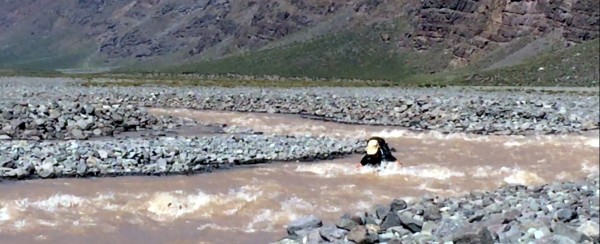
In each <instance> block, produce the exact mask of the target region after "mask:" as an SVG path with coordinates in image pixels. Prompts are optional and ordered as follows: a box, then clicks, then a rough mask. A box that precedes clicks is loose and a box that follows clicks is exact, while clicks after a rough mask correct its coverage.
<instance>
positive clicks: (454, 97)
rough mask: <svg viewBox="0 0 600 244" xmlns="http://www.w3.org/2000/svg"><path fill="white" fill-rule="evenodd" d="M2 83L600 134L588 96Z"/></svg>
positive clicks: (471, 128)
mask: <svg viewBox="0 0 600 244" xmlns="http://www.w3.org/2000/svg"><path fill="white" fill-rule="evenodd" d="M4 79H5V80H6V82H4V84H3V86H4V87H3V89H5V90H7V91H8V94H9V95H10V94H12V96H9V97H12V98H14V99H17V100H19V101H27V102H30V101H32V100H34V99H35V100H40V99H41V100H43V99H47V100H52V99H54V98H56V97H57V95H60V97H61V98H62V99H63V100H69V101H79V102H82V103H87V104H105V105H114V104H121V105H133V106H135V107H136V108H139V107H163V108H191V109H210V110H225V111H239V112H267V113H289V114H299V115H302V116H304V117H307V118H311V119H320V120H329V121H335V122H341V123H352V124H369V125H388V126H401V127H404V128H408V129H410V130H416V131H422V130H436V131H440V132H443V133H456V132H461V133H475V134H498V135H528V134H565V133H577V132H582V131H587V130H597V129H598V126H599V125H600V115H599V111H598V106H599V105H600V100H599V97H598V96H597V95H591V94H587V95H584V94H550V93H544V92H520V91H510V92H509V91H495V92H485V91H477V90H468V89H467V90H463V89H458V88H429V89H416V88H411V89H404V88H305V89H258V88H205V87H156V86H141V87H81V86H79V82H76V81H71V82H70V83H69V82H66V81H60V80H59V81H54V80H53V81H51V82H48V81H47V80H46V83H44V85H41V86H36V85H27V86H24V85H23V83H19V82H16V81H14V79H19V78H12V79H13V80H8V79H10V78H4ZM28 82H29V83H33V84H37V83H40V82H41V81H36V80H29V81H28ZM0 83H1V82H0ZM21 95H22V96H21Z"/></svg>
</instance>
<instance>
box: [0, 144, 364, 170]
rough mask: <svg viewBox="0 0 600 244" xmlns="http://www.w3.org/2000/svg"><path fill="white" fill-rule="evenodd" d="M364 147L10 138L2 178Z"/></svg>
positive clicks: (216, 163) (187, 166) (331, 153)
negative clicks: (25, 139) (21, 139)
mask: <svg viewBox="0 0 600 244" xmlns="http://www.w3.org/2000/svg"><path fill="white" fill-rule="evenodd" d="M364 146H365V144H364V142H361V141H358V140H334V139H328V138H323V137H302V136H301V137H293V136H265V135H220V136H210V137H191V138H185V137H179V138H177V137H162V138H158V139H153V140H147V139H129V140H113V141H98V140H89V141H77V140H72V141H62V142H33V141H14V140H13V141H8V142H4V143H2V144H0V178H6V179H31V178H52V177H86V176H119V175H167V174H187V173H192V172H206V171H210V170H212V169H215V168H229V167H232V166H234V165H239V164H254V163H265V162H271V161H295V160H298V161H313V160H320V159H321V160H322V159H332V158H336V157H340V156H343V155H346V154H351V153H359V152H362V150H363V147H364Z"/></svg>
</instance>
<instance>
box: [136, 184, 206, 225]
mask: <svg viewBox="0 0 600 244" xmlns="http://www.w3.org/2000/svg"><path fill="white" fill-rule="evenodd" d="M210 200H211V197H210V196H209V195H207V194H205V193H203V192H198V193H196V194H193V195H187V194H183V192H181V191H175V192H159V193H156V194H154V196H153V197H152V198H151V199H150V200H149V201H148V202H147V205H148V206H147V210H148V211H149V212H151V213H153V214H154V218H155V219H156V220H158V221H165V220H168V219H177V218H179V217H181V216H183V215H185V214H189V213H193V212H196V211H198V210H199V209H200V208H201V207H203V206H206V205H207V204H208V203H209V202H210Z"/></svg>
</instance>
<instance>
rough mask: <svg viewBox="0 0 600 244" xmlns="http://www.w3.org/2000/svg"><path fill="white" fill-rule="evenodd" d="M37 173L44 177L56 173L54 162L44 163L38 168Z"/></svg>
mask: <svg viewBox="0 0 600 244" xmlns="http://www.w3.org/2000/svg"><path fill="white" fill-rule="evenodd" d="M37 174H38V175H39V176H40V177H42V178H50V177H52V176H53V175H54V165H53V164H52V163H44V164H42V165H41V166H40V167H39V168H38V169H37Z"/></svg>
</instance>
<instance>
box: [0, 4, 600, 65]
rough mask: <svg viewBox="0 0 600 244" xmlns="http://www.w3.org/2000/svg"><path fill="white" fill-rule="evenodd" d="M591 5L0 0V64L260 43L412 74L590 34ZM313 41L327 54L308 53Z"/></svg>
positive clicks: (237, 50)
mask: <svg viewBox="0 0 600 244" xmlns="http://www.w3.org/2000/svg"><path fill="white" fill-rule="evenodd" d="M599 7H600V3H599V2H598V1H596V0H562V1H557V0H540V1H514V0H479V1H475V0H465V1H462V0H461V1H459V0H452V1H442V0H421V1H416V0H407V1H391V0H357V1H335V0H319V1H317V0H238V1H231V0H181V1H174V0H114V1H105V0H78V1H72V0H53V1H49V0H4V1H1V2H0V68H2V67H4V68H6V67H52V68H69V67H99V66H122V65H128V64H129V65H130V64H138V65H139V64H144V65H146V66H147V65H149V64H152V65H153V66H152V67H155V66H156V65H164V64H170V65H171V64H179V63H185V62H198V61H202V62H206V61H207V60H215V59H222V58H224V57H229V58H236V59H237V58H238V57H239V56H240V55H242V54H245V53H246V54H247V53H250V54H257V53H265V52H270V53H269V55H266V56H265V57H264V58H262V60H263V61H265V62H266V63H267V64H268V63H269V62H270V59H271V58H274V59H278V58H281V57H279V56H277V57H273V56H272V55H284V54H285V55H292V56H294V57H299V58H300V59H304V60H299V62H294V63H293V64H294V65H297V66H298V65H299V66H300V67H302V66H303V65H304V64H303V63H302V61H304V62H305V63H313V62H317V64H319V65H320V64H328V65H329V66H332V65H333V66H335V67H333V68H337V66H336V63H344V62H350V61H352V59H353V58H356V57H358V56H361V55H362V56H364V55H367V56H372V57H370V58H368V59H366V60H363V58H360V57H358V59H357V61H356V62H359V63H364V64H365V65H364V66H365V67H366V68H368V69H370V70H372V69H375V70H376V71H374V73H378V71H377V67H380V68H381V67H382V62H384V61H385V63H393V64H394V65H396V66H406V67H405V70H415V69H416V71H414V72H413V73H415V72H416V73H431V72H436V71H440V70H443V69H454V68H457V67H470V66H476V67H477V68H482V69H484V68H501V67H505V66H510V65H512V64H515V63H519V62H521V61H523V60H526V59H528V58H531V57H534V56H536V55H538V54H540V53H542V52H545V51H548V50H552V49H556V48H563V47H565V46H569V45H573V44H577V43H582V42H585V41H589V40H594V39H596V38H597V37H598V36H599V35H600V32H599V18H600V16H599V15H600V14H599ZM315 43H316V44H315ZM310 45H313V46H310ZM332 48H333V50H332ZM336 48H337V49H338V50H335V49H336ZM321 49H323V50H324V51H327V52H328V53H326V54H327V57H326V58H324V59H322V58H319V59H317V60H315V59H314V56H315V55H317V54H323V52H321V51H322V50H321ZM273 50H279V51H273ZM281 50H296V51H299V53H298V52H291V53H290V52H287V53H286V52H285V51H283V52H282V51H281ZM311 52H317V53H311ZM305 53H308V54H310V56H308V55H306V54H305ZM365 53H366V54H365ZM340 57H342V58H341V59H340ZM398 57H401V58H400V59H398ZM411 60H412V61H414V62H413V64H409V63H410V62H408V61H411ZM254 61H257V60H253V62H254ZM353 65H354V66H357V65H358V66H360V65H359V64H353ZM330 68H331V67H330ZM349 69H350V70H355V69H356V67H354V68H349ZM341 71H343V69H342V70H341ZM362 73H364V72H362ZM400 73H402V72H400ZM408 73H410V72H408ZM307 75H309V76H310V75H311V74H307ZM317 75H318V72H317Z"/></svg>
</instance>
